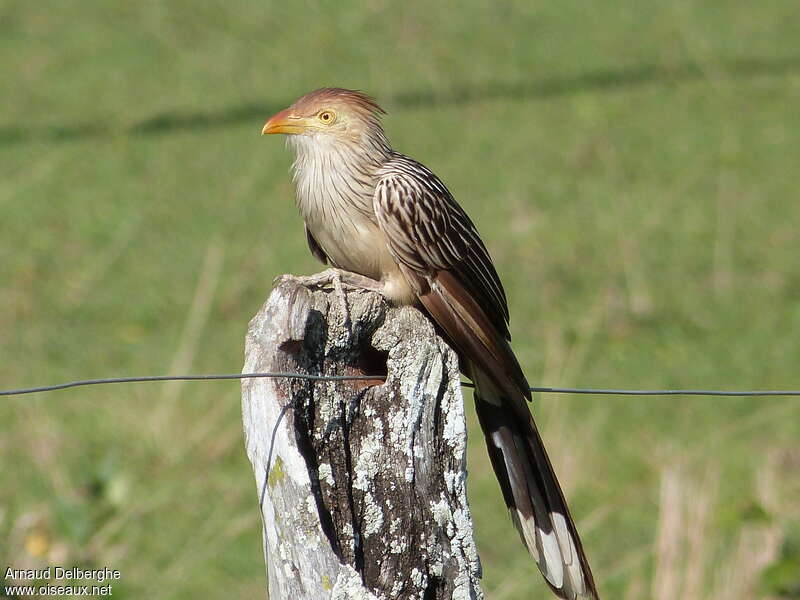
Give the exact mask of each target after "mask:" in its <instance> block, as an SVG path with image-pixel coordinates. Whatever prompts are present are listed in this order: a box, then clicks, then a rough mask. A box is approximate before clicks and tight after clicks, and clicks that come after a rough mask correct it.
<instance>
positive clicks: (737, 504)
mask: <svg viewBox="0 0 800 600" xmlns="http://www.w3.org/2000/svg"><path fill="white" fill-rule="evenodd" d="M797 39H800V22H798V21H797V19H796V4H795V3H794V2H790V1H788V0H781V1H778V0H772V1H767V2H762V3H759V4H758V5H757V6H756V5H754V4H752V3H749V2H738V1H731V2H719V1H717V2H687V1H679V2H672V3H667V4H666V5H664V4H663V3H660V4H656V3H641V2H632V1H627V2H612V3H605V4H602V5H597V6H590V5H587V4H586V3H585V2H561V3H543V2H534V3H531V2H523V1H520V2H509V3H504V4H503V5H502V6H489V5H488V3H480V2H473V3H464V2H459V3H456V2H442V3H436V4H435V5H434V6H429V3H423V2H416V1H415V2H407V3H403V4H402V5H398V6H392V5H390V4H388V3H384V2H380V1H377V0H376V1H370V2H364V3H350V5H348V3H341V2H337V3H334V2H323V3H319V4H317V3H302V4H300V3H276V4H275V5H269V4H266V3H254V2H241V3H236V4H231V3H225V2H220V1H213V2H211V1H209V2H203V3H196V2H188V1H185V0H184V1H177V0H176V1H173V2H169V3H166V2H165V3H155V2H127V1H126V2H123V1H121V0H118V1H114V2H108V1H99V0H93V1H90V0H82V1H81V2H77V1H66V0H59V1H50V2H37V3H30V2H22V1H17V0H6V2H4V3H3V4H2V6H0V57H1V58H0V66H2V71H3V74H4V75H3V77H2V80H0V216H2V220H0V387H2V388H9V387H17V386H23V385H36V384H42V383H49V382H57V381H61V380H67V379H76V378H83V377H96V376H113V375H129V374H160V373H164V372H167V371H169V370H170V369H174V370H180V371H191V372H198V373H199V372H231V371H236V370H238V369H240V367H241V361H242V346H243V338H244V333H245V328H246V325H247V321H248V320H249V318H250V317H251V316H252V315H253V314H254V313H255V312H256V310H257V309H258V308H259V306H260V304H261V302H262V301H263V300H264V299H265V298H266V296H267V294H268V293H269V289H270V284H271V281H272V279H273V278H274V277H275V276H276V275H279V274H281V273H284V272H296V273H303V272H313V271H314V270H316V269H317V268H318V265H316V264H315V262H314V261H313V259H312V258H311V257H310V256H309V254H308V252H307V250H306V248H305V240H304V238H303V235H302V226H301V222H300V219H299V217H298V216H297V214H296V211H295V208H294V205H293V200H292V189H291V185H290V182H289V177H288V175H287V168H288V166H289V163H290V156H289V153H288V151H287V150H286V149H285V148H284V147H283V145H282V144H281V143H279V141H278V140H275V139H262V138H260V137H259V136H258V132H259V131H260V128H261V125H262V124H263V121H264V120H265V119H266V118H267V117H268V116H269V113H270V111H271V110H274V109H277V108H280V107H282V106H283V105H285V104H287V103H288V102H290V101H291V100H293V99H294V98H295V97H296V96H298V95H299V94H301V93H304V92H306V91H308V90H310V89H313V88H315V87H320V86H322V85H340V86H345V87H356V88H360V89H364V90H367V91H369V92H371V93H373V94H374V95H376V96H377V97H378V99H379V100H381V101H382V102H383V103H384V104H385V105H386V107H387V109H388V110H389V111H390V114H389V116H388V117H387V119H386V127H387V130H388V132H389V134H390V137H391V138H392V140H393V141H394V143H395V145H396V147H397V148H398V149H400V150H401V151H404V152H406V153H409V154H412V155H414V156H415V157H416V158H418V159H420V160H422V161H424V162H425V163H427V164H428V165H429V166H430V167H431V168H433V169H434V170H435V171H436V172H437V173H438V174H439V175H440V176H441V177H442V178H443V179H444V180H445V182H446V183H447V184H448V185H449V186H450V188H451V190H452V191H453V192H454V194H455V195H456V197H457V198H458V199H459V200H460V202H461V203H462V204H463V205H464V206H465V207H466V208H467V210H468V211H469V212H470V214H471V215H472V216H473V218H474V220H475V221H476V222H477V223H478V225H479V228H480V230H481V232H482V234H483V236H484V238H485V240H486V242H487V245H488V246H489V247H490V249H491V251H492V253H493V256H494V257H495V260H496V262H497V265H498V270H499V271H500V273H501V275H502V277H503V279H504V281H505V283H506V287H507V291H508V294H509V299H510V303H511V310H512V331H513V334H514V336H515V337H514V343H515V348H516V349H517V351H518V353H519V356H520V359H521V361H522V363H523V364H524V365H525V366H526V370H527V372H528V375H529V379H530V380H531V381H532V382H534V383H536V384H539V383H541V384H544V385H576V386H620V387H623V386H624V387H668V386H674V387H677V386H682V387H690V386H692V387H721V388H800V374H799V372H798V368H797V366H798V360H800V337H799V336H798V335H797V331H798V330H800V251H799V250H798V241H799V240H800V236H798V233H797V231H798V223H800V202H798V190H800V169H798V165H800V111H798V110H797V106H798V105H800V53H798V50H797V44H796V42H797ZM238 402H239V394H238V386H237V385H236V384H231V383H205V384H186V385H182V386H171V387H170V386H165V385H161V384H141V385H127V386H118V387H103V388H94V389H90V388H85V389H80V390H76V391H70V392H61V393H54V394H49V395H40V396H29V397H19V398H7V399H4V400H3V401H2V402H1V403H0V464H1V465H2V468H0V563H3V564H10V565H13V566H15V567H18V568H21V567H24V566H26V565H35V564H37V561H44V563H50V564H63V565H84V566H93V567H101V566H104V565H108V566H110V567H112V568H117V569H119V570H120V571H121V572H122V579H121V581H120V582H118V584H116V585H115V587H114V595H115V597H121V598H142V597H152V598H178V599H180V598H194V597H203V598H240V597H241V598H244V597H261V596H262V589H263V587H264V572H263V561H262V557H261V551H260V526H259V516H258V512H257V506H256V490H255V486H254V483H253V481H252V476H251V472H250V468H249V465H248V463H247V460H246V457H245V454H244V450H243V444H242V436H241V422H240V417H239V405H238ZM534 410H535V412H536V414H537V418H538V419H539V421H540V423H541V424H542V428H543V431H544V435H545V437H546V438H547V442H548V445H549V446H550V448H551V453H552V457H553V460H554V462H555V464H556V466H557V469H558V470H559V472H560V473H561V476H562V480H563V483H564V485H565V488H566V490H567V493H568V495H569V496H570V499H571V504H572V506H573V513H574V515H575V516H576V518H577V519H578V521H579V526H580V528H581V530H582V531H583V533H584V536H583V537H584V544H585V546H586V549H587V551H588V553H589V556H590V557H591V559H592V564H593V567H594V570H595V574H596V577H597V580H598V583H599V586H600V590H601V592H603V595H604V597H606V598H654V599H656V600H662V599H663V600H666V599H667V598H675V597H681V598H684V599H686V598H688V599H690V600H691V599H692V598H697V599H699V598H726V599H730V598H742V599H743V600H744V599H749V598H762V597H763V598H766V597H781V595H782V597H800V592H798V591H797V590H798V579H797V575H796V573H797V571H798V569H797V568H795V567H796V566H797V564H798V562H800V558H799V557H800V551H798V550H797V548H798V546H799V545H800V513H799V512H798V504H797V502H796V498H797V497H798V495H799V494H800V477H798V469H797V464H798V461H799V460H800V402H798V401H797V399H786V398H784V399H781V398H776V399H758V398H755V399H753V398H748V399H714V398H681V397H677V398H667V399H657V398H650V399H646V398H623V397H599V396H594V397H565V396H545V397H542V398H539V399H537V403H536V405H535V409H534ZM470 419H471V422H470V426H471V432H472V438H471V442H470V454H469V466H470V493H471V502H472V508H473V514H474V517H475V521H476V525H477V535H478V543H479V549H480V552H481V556H482V561H483V566H484V587H485V590H486V591H487V593H488V597H489V598H491V599H493V600H494V599H517V598H530V597H546V596H547V594H546V593H545V588H544V586H543V585H542V584H541V581H540V577H539V576H538V574H537V573H536V572H535V568H534V567H533V566H532V563H531V561H530V559H529V558H528V556H527V555H526V553H525V552H524V550H523V549H522V547H521V544H519V543H518V541H517V538H516V534H515V533H514V532H513V530H512V527H511V525H510V523H509V522H508V519H507V518H506V515H505V509H504V508H503V507H502V503H501V500H500V498H499V491H498V489H497V486H496V483H495V481H494V477H493V475H492V474H491V470H490V467H489V465H488V461H487V459H486V456H485V451H484V448H483V446H482V442H481V440H480V435H479V433H478V431H477V429H476V424H475V422H474V419H473V415H472V413H471V412H470ZM704 503H705V505H706V506H707V507H708V509H707V510H706V511H705V512H704V511H703V510H702V509H698V508H697V507H698V506H700V507H702V506H704ZM675 548H677V549H678V551H677V553H676V552H674V551H673V550H674V549H675ZM671 549H673V550H671ZM748 552H749V553H748ZM698 557H702V560H700V559H698ZM762 570H763V573H762ZM787 573H788V575H787ZM695 580H698V581H699V583H695ZM681 585H683V586H684V587H683V588H680V586H681ZM675 586H678V587H675ZM692 586H695V587H692ZM792 590H794V591H793V592H792ZM792 593H794V596H792Z"/></svg>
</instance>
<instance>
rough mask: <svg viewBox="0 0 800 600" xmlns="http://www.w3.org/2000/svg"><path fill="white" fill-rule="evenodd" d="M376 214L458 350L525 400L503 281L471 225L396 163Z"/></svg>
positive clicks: (409, 165)
mask: <svg viewBox="0 0 800 600" xmlns="http://www.w3.org/2000/svg"><path fill="white" fill-rule="evenodd" d="M374 209H375V214H376V216H377V219H378V224H379V226H380V227H381V229H382V230H383V232H384V233H385V234H386V237H387V239H388V242H389V249H390V251H391V252H392V255H393V256H394V258H395V259H396V260H397V262H398V263H399V264H400V266H401V267H402V269H403V272H404V273H405V275H406V277H407V278H408V279H409V281H410V283H411V284H412V285H413V286H414V287H415V289H417V290H418V294H419V300H420V302H421V303H422V305H423V306H424V307H425V308H426V309H427V310H428V312H429V313H430V314H431V316H432V317H433V319H434V320H435V321H436V322H437V323H438V325H439V326H440V327H442V329H444V331H445V332H446V333H447V335H448V336H449V338H450V340H451V341H452V342H453V343H454V344H455V345H456V347H457V348H456V349H457V350H458V351H459V352H460V353H461V354H462V355H463V356H464V357H465V358H467V359H468V360H469V361H470V362H474V363H475V364H476V366H477V367H478V368H480V369H481V370H483V371H485V372H486V373H488V374H489V375H490V376H491V378H492V379H493V380H494V381H495V383H496V384H497V385H498V386H499V387H500V388H502V389H506V390H507V391H508V392H509V394H510V395H511V397H512V398H515V397H519V394H520V393H521V394H522V395H523V396H524V397H527V398H530V392H529V391H528V382H527V380H526V379H525V376H524V374H523V373H522V369H521V368H520V366H519V363H518V362H517V359H516V357H515V356H514V353H513V352H512V351H511V347H510V346H509V344H508V341H509V340H510V335H509V332H508V304H507V302H506V296H505V292H504V291H503V286H502V284H501V283H500V278H499V277H498V275H497V271H496V270H495V268H494V265H493V263H492V259H491V257H490V256H489V252H488V251H487V250H486V246H484V244H483V242H482V241H481V239H480V236H479V235H478V231H477V230H476V228H475V225H474V224H473V223H472V221H471V220H470V218H469V217H468V216H467V214H466V213H465V212H464V210H463V209H462V208H461V207H460V206H459V205H458V203H457V202H456V201H455V199H454V198H453V196H452V195H451V194H450V192H449V191H448V190H447V188H446V187H445V186H444V184H443V183H442V182H441V181H440V180H439V179H438V178H437V177H436V176H435V175H434V174H433V173H432V172H431V171H430V170H428V169H427V168H426V167H424V166H423V165H421V164H420V163H418V162H416V161H414V160H412V159H410V158H408V157H406V156H402V155H395V156H394V158H393V159H392V160H391V161H389V162H388V163H387V164H386V165H385V166H384V168H383V169H382V172H381V178H380V180H379V182H378V185H377V189H376V191H375V198H374ZM525 410H526V411H527V409H525Z"/></svg>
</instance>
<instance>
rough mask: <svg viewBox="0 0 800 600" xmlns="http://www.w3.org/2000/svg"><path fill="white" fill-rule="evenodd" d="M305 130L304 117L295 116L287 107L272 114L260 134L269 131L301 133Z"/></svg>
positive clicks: (269, 132)
mask: <svg viewBox="0 0 800 600" xmlns="http://www.w3.org/2000/svg"><path fill="white" fill-rule="evenodd" d="M305 130H306V123H305V119H303V118H302V117H295V116H294V115H292V113H291V111H290V110H289V109H288V108H287V109H285V110H282V111H281V112H279V113H276V114H274V115H272V116H271V117H270V119H269V121H267V122H266V124H265V125H264V128H263V129H262V130H261V135H267V134H271V133H290V134H291V133H303V132H304V131H305Z"/></svg>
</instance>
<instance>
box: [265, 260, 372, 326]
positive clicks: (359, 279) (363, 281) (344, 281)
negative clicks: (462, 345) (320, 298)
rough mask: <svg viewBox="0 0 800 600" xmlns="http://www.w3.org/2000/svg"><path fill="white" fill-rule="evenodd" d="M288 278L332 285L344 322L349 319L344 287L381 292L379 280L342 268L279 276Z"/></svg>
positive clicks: (302, 282) (327, 285)
mask: <svg viewBox="0 0 800 600" xmlns="http://www.w3.org/2000/svg"><path fill="white" fill-rule="evenodd" d="M285 279H289V280H291V281H296V282H297V283H299V284H300V285H304V286H306V287H312V288H320V289H322V288H326V287H329V286H330V287H333V289H334V291H335V292H336V295H337V296H338V297H339V302H340V304H339V306H340V307H341V309H342V315H343V318H344V319H345V322H347V321H349V318H350V317H349V315H350V311H349V308H348V306H347V295H346V294H345V288H347V289H351V290H356V291H358V290H367V291H371V292H378V293H381V292H383V283H382V282H380V281H375V280H374V279H372V278H370V277H366V276H364V275H359V274H358V273H352V272H350V271H344V270H343V269H334V268H332V269H325V270H324V271H322V272H321V273H317V274H316V275H303V276H299V277H298V276H297V275H284V276H283V277H281V278H279V280H285Z"/></svg>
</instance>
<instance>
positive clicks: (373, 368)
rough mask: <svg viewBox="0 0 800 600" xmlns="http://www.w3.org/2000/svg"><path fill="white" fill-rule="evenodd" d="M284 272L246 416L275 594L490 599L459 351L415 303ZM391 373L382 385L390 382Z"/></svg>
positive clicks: (252, 348)
mask: <svg viewBox="0 0 800 600" xmlns="http://www.w3.org/2000/svg"><path fill="white" fill-rule="evenodd" d="M343 300H344V299H343V298H342V296H341V295H339V294H337V293H336V292H328V291H320V290H315V291H314V290H310V289H308V288H306V287H304V286H303V285H302V284H300V283H298V281H297V280H295V279H293V278H290V277H285V278H283V279H282V280H281V281H280V282H279V283H278V285H276V287H275V289H274V290H273V292H272V294H271V295H270V297H269V299H268V300H267V302H266V303H265V304H264V306H263V307H262V308H261V310H260V311H259V312H258V314H257V315H256V316H255V317H254V318H253V320H252V321H251V322H250V327H249V330H248V333H247V341H246V350H245V365H244V372H251V373H252V372H264V371H283V372H293V373H305V374H315V375H364V374H366V375H376V380H375V381H337V382H320V381H316V382H315V381H309V380H303V379H287V378H280V379H245V380H243V381H242V416H243V420H244V429H245V439H246V447H247V455H248V457H249V458H250V462H251V463H252V465H253V470H254V472H255V477H256V484H257V489H258V499H259V503H260V506H261V516H262V522H263V535H264V554H265V559H266V563H267V573H268V584H269V597H270V598H271V599H272V600H320V599H326V598H331V599H334V600H342V599H361V600H389V599H406V598H409V599H411V598H415V599H419V600H444V599H445V598H447V599H448V600H450V599H451V598H452V599H458V600H462V599H464V600H466V599H481V598H483V593H482V591H481V589H480V586H479V579H480V573H481V571H480V561H479V559H478V554H477V550H476V548H475V543H474V541H473V536H472V520H471V516H470V512H469V507H468V505H467V496H466V462H465V444H466V429H465V423H464V410H463V403H462V399H461V391H460V384H459V372H458V363H457V359H456V356H455V354H454V353H453V352H452V350H450V349H449V348H448V347H447V346H446V345H445V344H444V342H442V340H441V339H439V338H438V337H437V336H436V334H435V332H434V329H433V327H432V326H431V324H430V323H429V322H428V320H427V319H425V317H424V316H423V315H422V314H421V313H419V312H418V311H416V310H414V309H413V308H409V307H405V308H391V307H389V306H388V305H387V304H386V303H385V302H384V301H383V300H382V298H381V297H380V296H379V295H377V294H374V293H369V292H361V291H350V292H348V293H347V298H346V303H345V302H344V301H343ZM384 376H385V377H386V382H385V383H384V382H383V377H384Z"/></svg>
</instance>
